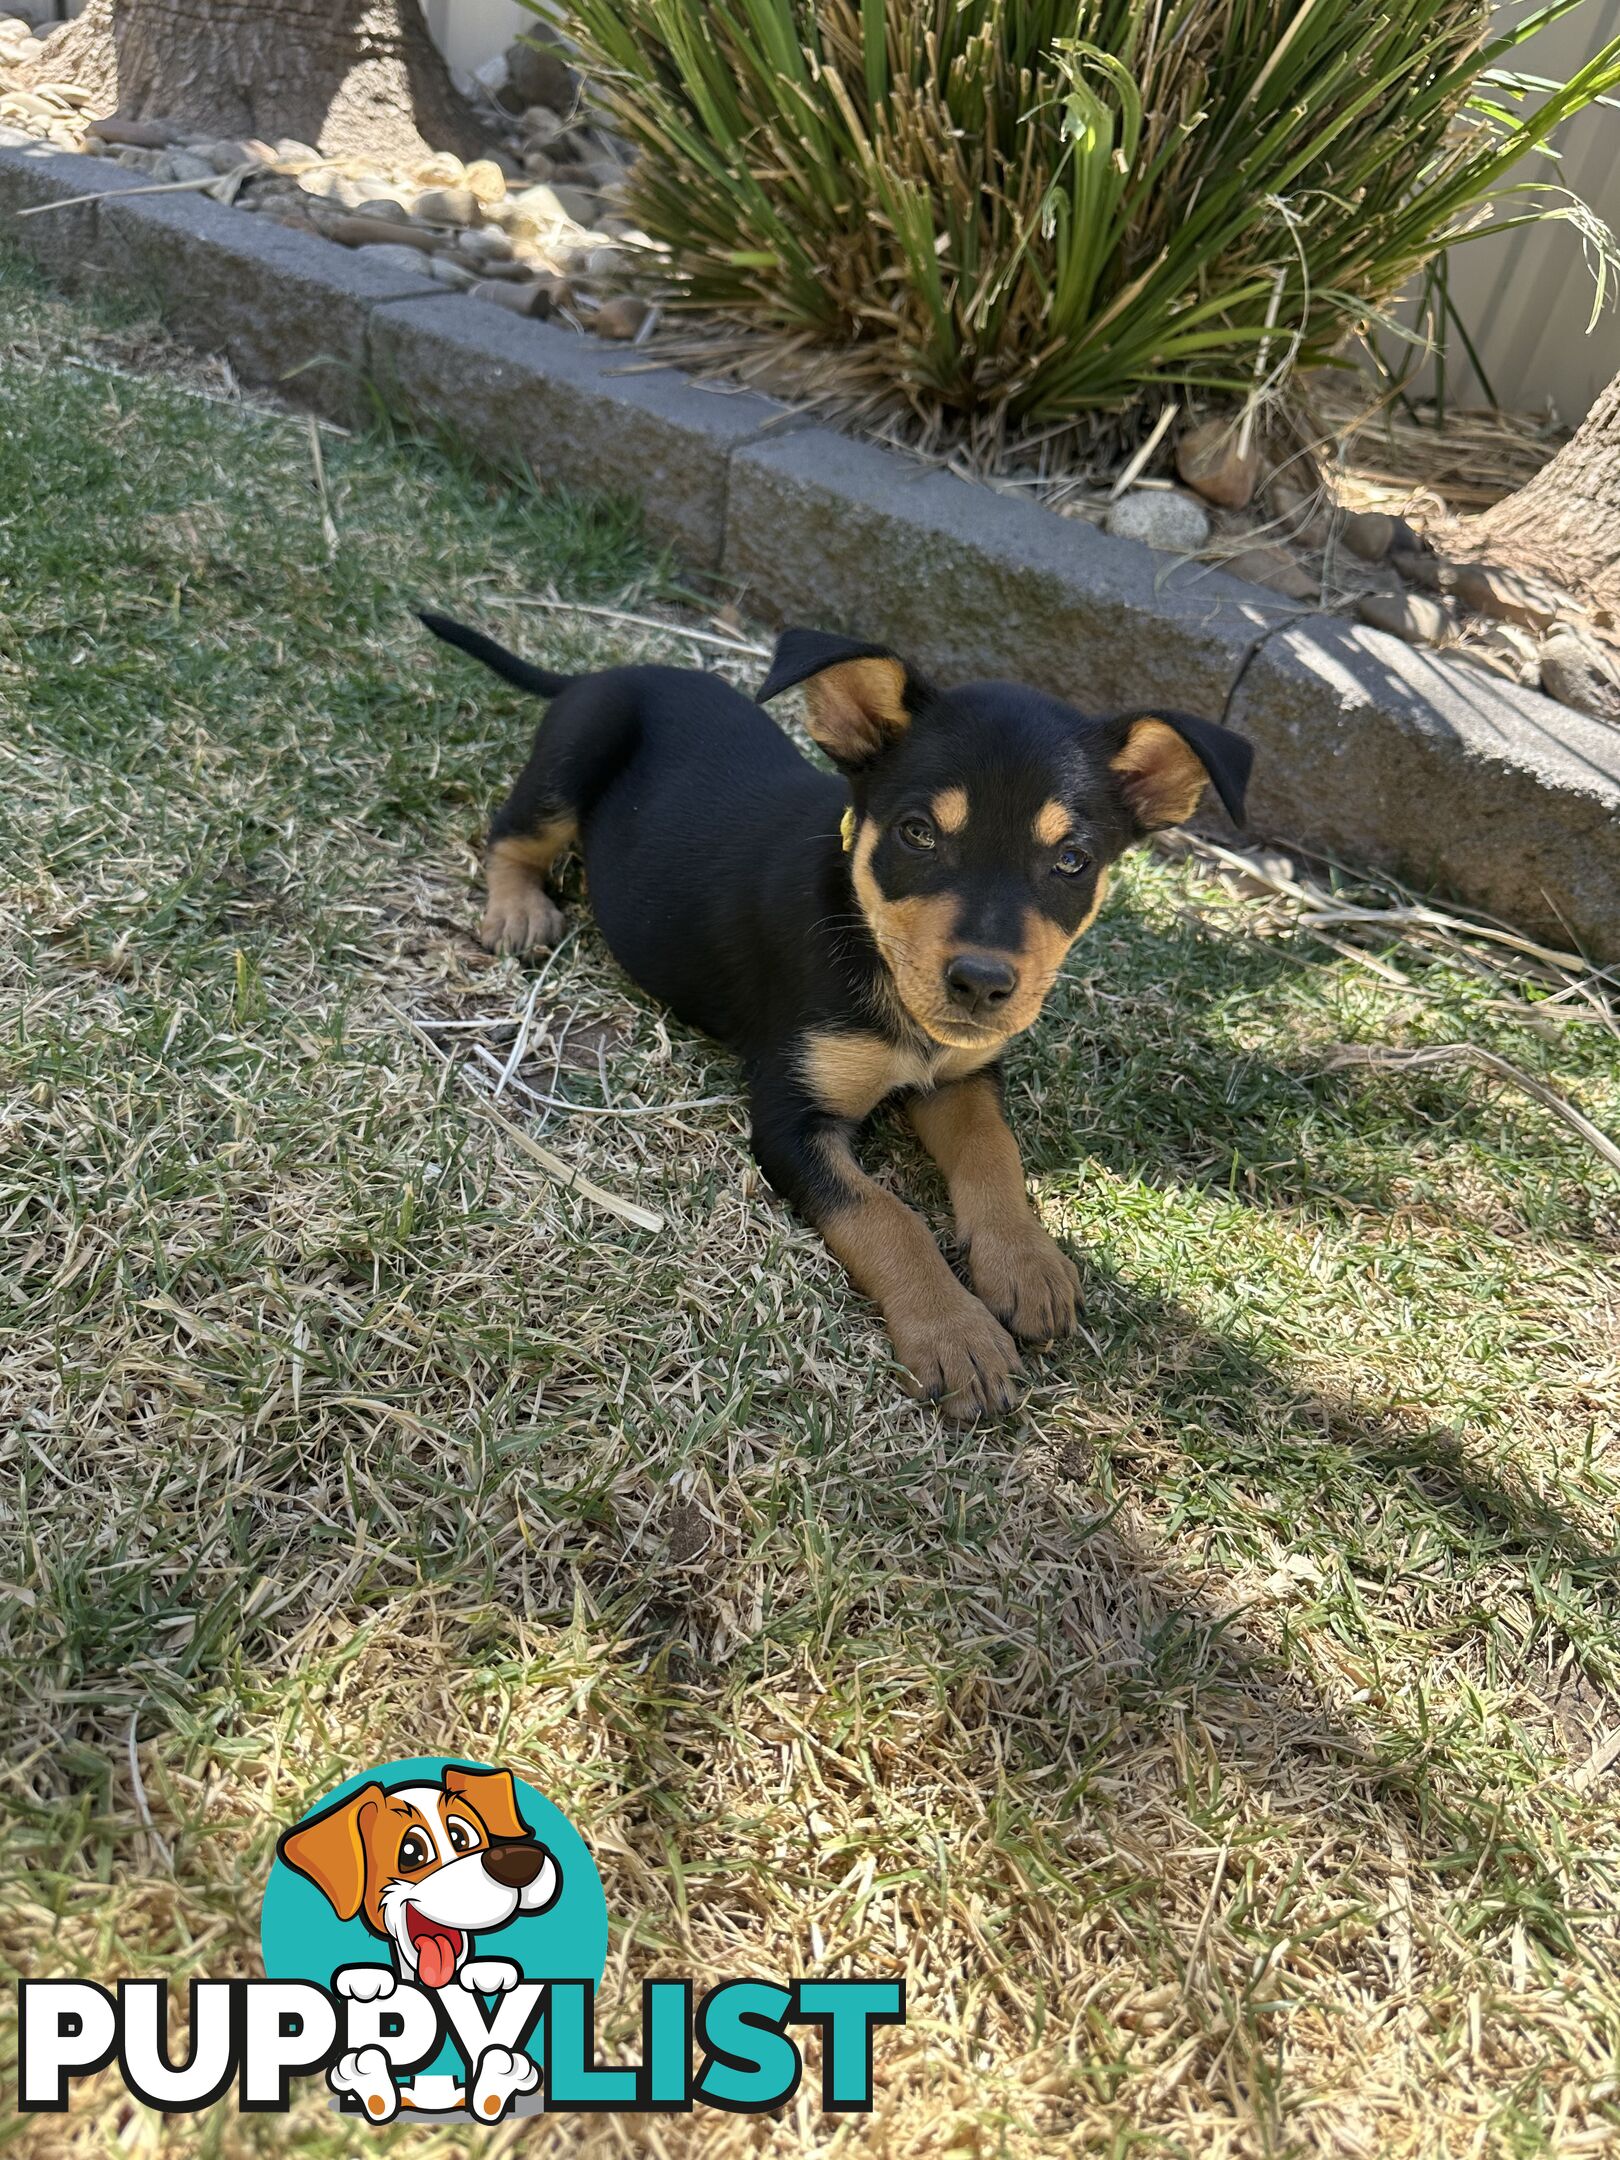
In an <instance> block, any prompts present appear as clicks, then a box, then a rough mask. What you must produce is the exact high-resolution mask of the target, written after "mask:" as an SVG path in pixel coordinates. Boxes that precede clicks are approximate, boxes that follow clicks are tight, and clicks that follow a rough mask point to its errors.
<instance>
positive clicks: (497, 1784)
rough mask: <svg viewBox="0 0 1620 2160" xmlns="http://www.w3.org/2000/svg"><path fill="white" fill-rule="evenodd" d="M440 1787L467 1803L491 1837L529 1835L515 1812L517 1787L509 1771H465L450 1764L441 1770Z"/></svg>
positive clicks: (526, 1825)
mask: <svg viewBox="0 0 1620 2160" xmlns="http://www.w3.org/2000/svg"><path fill="white" fill-rule="evenodd" d="M444 1789H445V1791H446V1792H447V1793H454V1794H455V1796H456V1798H457V1799H458V1800H465V1801H466V1802H467V1803H468V1805H469V1806H470V1807H471V1808H472V1809H473V1810H474V1812H475V1813H476V1815H477V1817H478V1820H479V1821H480V1822H481V1823H482V1824H483V1826H484V1828H485V1829H486V1830H487V1831H488V1832H489V1834H490V1836H491V1837H492V1838H497V1839H499V1838H526V1837H529V1836H531V1835H532V1832H531V1831H530V1829H529V1826H528V1824H527V1823H526V1822H525V1821H524V1820H523V1817H522V1816H521V1815H520V1814H519V1813H518V1804H517V1787H516V1785H514V1784H513V1782H512V1773H511V1771H510V1770H466V1769H463V1768H462V1767H461V1765H460V1764H459V1763H452V1764H451V1765H450V1766H449V1767H448V1768H447V1769H446V1771H445V1773H444Z"/></svg>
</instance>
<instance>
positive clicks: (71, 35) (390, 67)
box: [35, 0, 489, 163]
mask: <svg viewBox="0 0 1620 2160" xmlns="http://www.w3.org/2000/svg"><path fill="white" fill-rule="evenodd" d="M35 73H36V75H37V76H39V78H40V79H42V80H44V79H47V78H48V79H50V80H52V81H57V82H62V81H66V82H72V83H76V84H78V85H79V86H80V87H81V88H83V89H85V90H88V91H89V92H90V93H91V95H92V98H93V100H94V102H93V104H92V105H91V106H90V108H89V110H90V111H92V112H93V113H94V114H95V115H96V117H97V118H103V117H105V116H106V115H108V114H110V113H117V114H118V116H119V117H120V118H121V119H125V120H170V121H173V122H175V123H176V124H177V125H178V126H180V127H183V128H186V129H188V130H195V131H197V132H198V133H206V134H209V135H213V136H218V137H232V136H259V137H261V138H263V139H264V140H266V141H270V142H275V141H277V140H278V139H280V138H282V137H286V136H291V137H294V138H295V139H296V140H297V141H299V142H306V143H310V144H312V145H313V146H314V147H315V148H316V149H318V150H321V151H324V152H325V153H326V155H328V156H329V157H361V158H366V157H369V158H376V159H380V160H385V161H387V162H390V163H403V162H408V161H410V160H411V159H420V158H422V157H424V156H425V155H426V154H427V152H428V151H429V150H452V151H454V152H455V153H456V154H457V155H458V156H460V157H479V156H482V155H485V154H487V151H488V148H489V144H488V141H487V138H486V137H485V136H484V133H483V130H482V129H481V127H480V126H479V123H478V120H477V118H476V116H475V115H474V113H473V111H472V109H471V107H470V106H469V105H468V104H467V103H466V101H465V100H464V99H463V98H462V97H461V96H460V95H459V94H458V92H457V90H456V88H455V85H454V84H453V83H452V82H451V80H450V71H449V69H448V68H447V67H446V66H445V63H444V61H443V59H442V58H441V57H440V55H439V52H438V50H437V48H436V47H435V45H434V44H433V41H432V39H431V38H430V37H429V35H428V29H427V24H426V22H425V21H424V20H423V16H422V9H421V0H90V4H89V6H88V7H87V8H86V9H85V11H84V13H83V14H82V15H80V16H79V17H78V19H77V20H76V21H74V22H70V23H66V24H64V25H63V27H62V28H61V29H60V30H58V31H57V32H56V33H55V34H54V36H53V37H52V38H51V40H50V42H49V44H48V45H47V47H46V48H45V52H44V54H43V56H42V58H41V60H40V61H39V63H38V64H37V65H36V68H35Z"/></svg>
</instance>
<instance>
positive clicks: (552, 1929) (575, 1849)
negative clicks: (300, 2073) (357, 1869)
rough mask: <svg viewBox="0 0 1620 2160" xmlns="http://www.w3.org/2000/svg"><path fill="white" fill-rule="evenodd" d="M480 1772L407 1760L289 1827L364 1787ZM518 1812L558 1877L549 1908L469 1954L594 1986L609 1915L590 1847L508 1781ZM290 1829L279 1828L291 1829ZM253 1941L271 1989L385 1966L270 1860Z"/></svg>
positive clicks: (368, 1938)
mask: <svg viewBox="0 0 1620 2160" xmlns="http://www.w3.org/2000/svg"><path fill="white" fill-rule="evenodd" d="M451 1765H454V1766H455V1767H457V1768H459V1769H464V1770H485V1769H488V1768H490V1767H492V1766H491V1765H489V1764H486V1763H480V1762H476V1761H472V1760H469V1758H468V1757H466V1756H464V1755H408V1756H405V1757H403V1758H402V1759H401V1760H400V1761H398V1762H391V1763H382V1764H379V1765H378V1767H377V1768H376V1769H374V1770H361V1771H359V1772H357V1773H356V1775H355V1776H353V1777H351V1778H345V1779H344V1781H343V1783H342V1784H341V1785H334V1786H333V1788H332V1790H331V1791H330V1792H329V1793H327V1794H326V1796H325V1797H324V1798H323V1799H320V1800H317V1801H316V1802H315V1803H314V1804H313V1806H311V1807H308V1808H306V1809H305V1811H304V1813H303V1814H302V1815H301V1816H300V1817H299V1818H298V1820H299V1821H300V1822H306V1821H307V1820H308V1819H309V1817H310V1816H311V1815H319V1814H321V1813H322V1812H323V1811H324V1810H325V1809H327V1808H329V1807H332V1806H333V1805H334V1804H335V1803H336V1802H338V1801H340V1800H346V1799H347V1798H348V1797H349V1795H350V1794H351V1793H355V1792H358V1791H359V1790H360V1789H361V1787H362V1786H364V1785H372V1784H376V1785H381V1786H384V1787H385V1788H386V1787H388V1786H392V1785H437V1784H438V1783H439V1781H440V1779H441V1778H442V1777H443V1775H444V1772H445V1770H446V1768H447V1767H449V1766H451ZM513 1784H514V1786H515V1788H516V1791H517V1803H518V1812H519V1814H521V1816H522V1817H523V1820H524V1821H525V1822H526V1823H527V1824H528V1826H529V1829H530V1830H531V1831H532V1832H533V1834H534V1835H535V1836H536V1837H537V1838H538V1839H539V1840H540V1842H541V1844H542V1845H544V1846H545V1847H546V1848H547V1849H548V1850H549V1852H550V1854H551V1857H552V1858H553V1859H554V1860H555V1861H556V1863H557V1867H558V1870H559V1872H560V1873H561V1875H562V1891H561V1893H560V1895H559V1896H558V1898H557V1902H556V1903H555V1904H554V1905H553V1906H552V1907H551V1908H550V1910H549V1911H547V1912H543V1913H519V1914H518V1915H517V1917H516V1918H515V1919H513V1920H510V1921H508V1923H507V1924H506V1926H505V1927H502V1928H490V1929H487V1930H486V1931H485V1932H484V1933H483V1934H481V1935H475V1936H474V1938H473V1944H474V1950H473V1954H474V1955H475V1956H477V1957H486V1958H510V1959H511V1960H512V1962H513V1963H514V1964H515V1965H517V1966H519V1967H520V1968H521V1970H522V1973H523V1977H524V1979H525V1980H588V1981H590V1982H591V1984H592V1985H593V1986H595V1985H597V1984H599V1983H600V1981H601V1978H602V1972H603V1969H604V1967H605V1966H606V1964H607V1946H608V1912H607V1899H606V1897H605V1896H604V1895H603V1893H602V1878H601V1877H600V1876H599V1875H598V1874H597V1872H596V1862H595V1861H594V1860H593V1859H592V1858H591V1851H590V1847H589V1846H588V1845H587V1844H586V1842H585V1840H584V1839H583V1838H582V1837H581V1836H580V1834H579V1832H578V1831H577V1830H576V1829H575V1828H574V1826H573V1824H572V1823H571V1822H570V1821H569V1820H568V1817H567V1816H566V1815H565V1814H564V1813H563V1811H562V1809H561V1808H560V1807H557V1806H555V1805H554V1804H553V1802H551V1801H550V1800H548V1799H547V1798H546V1796H545V1794H544V1793H540V1792H536V1791H535V1789H534V1787H533V1786H532V1785H526V1784H524V1782H523V1780H522V1779H521V1778H517V1777H514V1779H513ZM294 1827H295V1826H294V1825H293V1824H291V1823H289V1824H288V1825H287V1828H288V1829H289V1830H290V1829H292V1828H294ZM259 1942H260V1948H261V1951H262V1953H263V1957H264V1970H265V1976H266V1978H267V1979H270V1980H313V1981H314V1982H315V1984H316V1985H317V1986H318V1987H330V1986H331V1984H332V1975H333V1973H335V1972H336V1971H338V1970H339V1968H340V1967H342V1966H344V1965H386V1966H389V1967H390V1968H392V1966H393V1964H394V1960H393V1957H392V1955H391V1953H390V1949H389V1946H388V1944H387V1943H386V1942H385V1941H384V1940H383V1938H382V1937H381V1936H380V1935H373V1934H372V1932H371V1930H370V1929H369V1928H368V1927H367V1926H366V1924H365V1922H364V1921H363V1920H360V1919H358V1918H357V1919H354V1920H340V1919H339V1918H338V1916H337V1913H336V1912H335V1911H334V1909H333V1907H332V1905H331V1904H330V1903H329V1902H328V1900H327V1899H326V1898H325V1897H323V1896H322V1894H321V1892H320V1891H319V1890H318V1889H317V1888H316V1886H315V1884H314V1883H312V1882H311V1881H309V1879H308V1878H307V1876H303V1875H300V1874H299V1873H298V1871H297V1870H296V1869H295V1868H290V1867H288V1866H287V1864H286V1862H285V1861H284V1860H283V1859H282V1858H281V1857H280V1855H279V1854H278V1855H277V1857H276V1859H275V1861H274V1863H273V1864H272V1866H271V1869H270V1880H269V1882H268V1883H267V1884H266V1885H265V1892H264V1909H263V1912H262V1914H261V1916H260V1922H259Z"/></svg>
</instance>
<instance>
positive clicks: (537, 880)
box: [479, 797, 579, 953]
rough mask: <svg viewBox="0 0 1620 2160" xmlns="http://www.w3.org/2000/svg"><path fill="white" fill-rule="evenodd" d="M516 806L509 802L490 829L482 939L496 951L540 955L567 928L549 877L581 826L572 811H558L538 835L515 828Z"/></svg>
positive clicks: (537, 829) (536, 830) (539, 828)
mask: <svg viewBox="0 0 1620 2160" xmlns="http://www.w3.org/2000/svg"><path fill="white" fill-rule="evenodd" d="M514 800H515V797H514ZM511 808H512V805H511V803H508V804H507V806H506V808H505V809H504V810H502V812H501V813H500V816H499V817H497V819H496V820H495V823H494V825H493V826H492V827H491V828H490V835H489V850H488V853H487V854H486V856H485V858H484V882H485V885H486V886H487V888H488V892H489V904H488V906H487V907H486V908H485V910H484V921H483V927H482V929H481V930H480V932H479V935H480V936H481V937H482V939H483V941H484V943H485V944H486V945H487V946H488V947H489V949H490V951H491V952H510V953H531V952H540V951H542V950H543V949H544V948H545V947H547V946H550V945H555V944H557V943H558V942H559V940H560V939H561V937H562V934H563V931H564V929H565V928H566V927H567V925H566V922H565V919H564V916H563V912H562V909H561V908H560V907H558V905H557V903H556V901H555V900H553V899H552V897H551V895H550V894H549V893H548V892H547V891H546V879H547V878H548V877H549V876H550V874H551V869H552V866H553V864H554V863H555V862H556V860H557V857H558V856H559V855H561V854H562V853H563V852H564V851H565V849H567V848H568V847H569V846H570V845H571V844H572V842H573V840H574V838H575V836H576V835H577V833H578V831H579V826H578V823H577V822H576V820H575V819H574V818H573V817H572V816H571V815H570V814H569V813H568V812H567V811H558V812H556V813H555V814H554V815H552V816H550V817H543V818H542V820H541V822H540V823H539V824H538V825H537V826H536V827H535V828H534V829H533V830H532V831H528V832H525V831H523V830H521V829H518V830H513V829H512V828H511V827H510V826H509V825H507V824H506V823H505V822H504V821H505V820H506V819H507V816H508V813H509V812H510V810H511Z"/></svg>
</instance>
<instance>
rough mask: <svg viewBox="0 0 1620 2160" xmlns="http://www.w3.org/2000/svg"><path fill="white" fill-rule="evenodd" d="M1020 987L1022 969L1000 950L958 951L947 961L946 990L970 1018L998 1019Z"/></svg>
mask: <svg viewBox="0 0 1620 2160" xmlns="http://www.w3.org/2000/svg"><path fill="white" fill-rule="evenodd" d="M1017 988H1018V970H1017V969H1016V968H1015V967H1014V966H1013V964H1012V962H1011V961H1010V960H1005V959H1003V958H1002V956H1001V955H1000V954H999V953H988V952H963V953H957V954H956V955H955V957H954V958H953V959H951V960H949V961H947V962H946V965H945V989H946V994H947V995H948V996H949V998H950V1001H951V1003H952V1004H953V1005H954V1006H955V1007H956V1009H957V1011H958V1012H960V1013H965V1014H966V1015H967V1017H968V1018H969V1019H970V1020H983V1021H991V1020H994V1018H995V1016H996V1013H997V1012H998V1011H999V1009H1000V1008H1001V1007H1002V1006H1003V1005H1005V1004H1006V1002H1007V1000H1008V999H1009V998H1010V997H1011V996H1012V994H1013V992H1014V991H1015V990H1016V989H1017Z"/></svg>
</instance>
